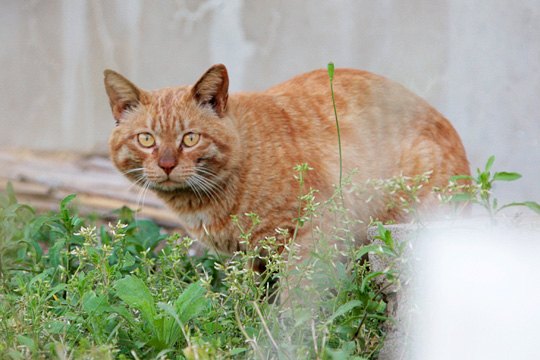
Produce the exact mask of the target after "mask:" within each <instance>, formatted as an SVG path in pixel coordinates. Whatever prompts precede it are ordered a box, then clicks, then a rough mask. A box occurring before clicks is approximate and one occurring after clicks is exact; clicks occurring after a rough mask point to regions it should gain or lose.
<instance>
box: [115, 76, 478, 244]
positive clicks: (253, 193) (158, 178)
mask: <svg viewBox="0 0 540 360" xmlns="http://www.w3.org/2000/svg"><path fill="white" fill-rule="evenodd" d="M228 85H229V79H228V76H227V70H226V68H225V66H223V65H215V66H212V67H211V68H210V69H209V70H208V71H207V72H206V73H205V74H204V75H203V76H202V77H201V78H200V79H199V81H197V83H195V85H193V86H181V87H174V88H166V89H161V90H157V91H145V90H142V89H140V88H138V87H136V86H135V85H134V84H132V83H131V82H130V81H128V80H127V79H125V78H124V77H123V76H121V75H119V74H117V73H115V72H113V71H111V70H106V71H105V87H106V90H107V94H108V95H109V98H110V104H111V108H112V112H113V115H114V118H115V119H116V123H117V127H116V128H115V129H114V130H113V132H112V135H111V138H110V150H111V156H112V160H113V161H114V164H115V165H116V166H117V167H118V169H120V171H122V172H123V173H124V174H125V175H126V176H127V177H128V178H129V179H131V180H132V181H134V182H136V183H139V184H141V185H142V186H148V187H149V188H150V189H152V190H153V191H154V192H155V193H156V194H157V195H158V196H159V197H161V198H162V199H163V200H164V201H165V202H166V203H167V205H169V206H170V207H171V208H172V210H173V211H174V212H175V213H176V214H178V217H179V220H180V222H181V223H182V225H183V226H184V227H185V229H186V230H187V231H188V232H189V233H190V234H191V236H193V237H194V238H197V239H199V240H201V241H202V242H204V243H206V244H207V245H209V246H210V247H211V248H213V249H215V250H217V251H219V252H223V253H229V254H230V253H232V252H234V251H237V250H242V249H243V248H244V245H242V244H241V243H240V241H239V240H240V239H239V229H238V226H237V225H236V224H234V223H233V222H232V220H231V215H233V214H239V215H241V214H245V213H248V212H254V213H257V214H258V215H259V216H260V219H261V224H260V225H259V226H258V227H257V228H256V229H255V230H254V232H253V233H252V237H251V238H252V239H253V240H252V241H257V240H259V239H262V238H264V237H265V236H274V235H276V231H275V230H276V228H281V229H286V230H288V231H289V232H290V233H292V232H293V229H294V227H295V224H294V221H293V219H294V218H295V217H297V216H298V199H297V196H298V194H299V185H298V182H297V181H296V180H295V178H294V171H293V167H294V166H295V165H298V164H302V163H308V164H309V165H310V167H312V168H313V170H312V171H310V172H309V174H307V176H306V179H305V184H304V187H305V188H306V189H309V188H310V187H311V188H313V189H317V190H319V192H318V193H317V197H318V199H320V200H324V199H325V198H328V197H329V196H331V195H332V193H333V192H334V186H335V185H337V184H338V183H339V156H338V145H337V132H336V124H335V119H334V114H333V107H332V98H331V94H330V87H329V78H328V75H327V73H326V71H323V70H316V71H313V72H310V73H307V74H303V75H300V76H297V77H295V78H293V79H292V80H289V81H287V82H285V83H282V84H280V85H277V86H274V87H272V88H270V89H268V90H267V91H264V92H260V93H238V94H231V96H229V94H228ZM334 90H335V98H336V103H337V111H338V115H339V120H340V130H341V141H342V147H343V172H344V173H349V172H351V171H352V170H353V169H357V171H356V172H355V175H354V176H353V177H352V180H353V182H355V183H358V184H360V183H365V182H366V180H367V179H372V178H373V179H375V178H376V179H384V178H389V177H392V176H397V175H400V174H403V175H408V176H413V175H418V174H422V173H425V172H427V171H432V175H431V179H430V183H429V186H428V187H426V188H425V189H424V190H423V191H422V193H421V194H420V195H421V197H426V196H428V194H429V188H430V187H432V186H444V185H446V184H447V182H448V179H449V177H450V176H452V175H456V174H468V173H469V167H468V162H467V158H466V156H465V151H464V149H463V145H462V144H461V141H460V139H459V137H458V135H457V133H456V131H455V130H454V129H453V128H452V126H451V125H450V123H449V122H448V121H447V120H446V119H445V118H444V117H443V116H442V115H441V114H440V113H439V112H437V111H436V110H435V109H434V108H432V107H431V106H429V105H428V104H427V103H426V102H425V101H423V100H422V99H420V98H419V97H418V96H416V95H414V94H413V93H411V92H410V91H408V90H406V89H405V88H404V87H402V86H401V85H399V84H396V83H394V82H392V81H389V80H387V79H385V78H383V77H380V76H377V75H374V74H371V73H368V72H364V71H358V70H352V69H337V70H336V72H335V77H334ZM368 196H369V194H364V195H362V194H360V195H358V194H357V195H356V196H353V195H352V194H350V196H349V195H348V194H345V200H346V202H347V206H348V208H349V209H350V211H351V214H352V216H353V217H354V218H355V219H359V220H362V221H364V222H367V221H368V220H369V218H370V217H373V218H379V219H389V218H392V217H396V216H397V214H395V213H392V212H389V210H388V209H387V207H386V206H385V204H384V203H383V202H381V201H370V202H366V199H367V197H368ZM310 241H311V237H310V232H309V231H308V230H307V229H300V232H299V233H298V237H297V242H298V244H299V245H300V247H301V249H308V248H309V244H310Z"/></svg>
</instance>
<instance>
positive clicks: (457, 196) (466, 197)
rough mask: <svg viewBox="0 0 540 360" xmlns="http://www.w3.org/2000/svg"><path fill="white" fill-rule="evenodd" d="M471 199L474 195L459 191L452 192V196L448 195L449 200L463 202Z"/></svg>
mask: <svg viewBox="0 0 540 360" xmlns="http://www.w3.org/2000/svg"><path fill="white" fill-rule="evenodd" d="M472 199H474V196H473V195H472V194H469V193H459V194H453V195H452V196H450V201H451V202H465V201H470V200H472Z"/></svg>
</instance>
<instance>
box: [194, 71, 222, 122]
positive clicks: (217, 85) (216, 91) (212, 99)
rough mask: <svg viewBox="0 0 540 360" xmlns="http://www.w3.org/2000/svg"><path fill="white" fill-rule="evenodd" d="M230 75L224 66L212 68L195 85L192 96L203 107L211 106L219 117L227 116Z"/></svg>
mask: <svg viewBox="0 0 540 360" xmlns="http://www.w3.org/2000/svg"><path fill="white" fill-rule="evenodd" d="M228 91H229V75H228V74H227V68H226V67H225V65H223V64H218V65H214V66H212V67H211V68H210V69H208V70H207V71H206V72H205V73H204V75H203V76H201V78H200V79H199V81H197V83H195V85H194V86H193V88H192V89H191V94H192V96H193V98H194V99H195V101H196V102H197V103H198V104H199V105H201V106H210V107H212V109H213V110H214V112H215V113H216V114H217V115H218V116H219V117H223V116H224V115H225V109H226V108H227V99H228V97H229V92H228Z"/></svg>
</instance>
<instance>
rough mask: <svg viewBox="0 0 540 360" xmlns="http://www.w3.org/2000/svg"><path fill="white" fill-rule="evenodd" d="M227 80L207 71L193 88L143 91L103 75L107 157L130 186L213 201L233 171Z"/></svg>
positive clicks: (218, 70) (216, 69)
mask: <svg viewBox="0 0 540 360" xmlns="http://www.w3.org/2000/svg"><path fill="white" fill-rule="evenodd" d="M228 84H229V80H228V76H227V70H226V68H225V66H223V65H214V66H212V67H211V68H210V69H209V70H208V71H207V72H206V73H205V74H204V75H203V76H202V77H201V78H200V79H199V81H197V82H196V83H195V85H193V86H181V87H176V88H166V89H161V90H157V91H145V90H142V89H140V88H139V87H137V86H135V85H134V84H133V83H132V82H130V81H129V80H127V79H126V78H125V77H123V76H122V75H120V74H118V73H116V72H114V71H111V70H106V71H105V89H106V91H107V95H108V96H109V100H110V105H111V109H112V113H113V116H114V119H115V120H116V125H117V126H116V127H115V128H114V130H113V132H112V134H111V137H110V140H109V146H110V152H111V158H112V160H113V162H114V164H115V165H116V167H117V168H118V169H119V170H120V171H121V172H122V173H123V174H125V175H126V176H127V177H128V178H130V179H131V180H132V181H134V182H136V183H138V184H139V185H141V186H148V187H150V188H152V189H154V190H156V191H158V192H160V191H161V192H176V191H186V190H188V191H189V190H191V191H192V192H193V193H194V194H195V195H197V196H198V197H204V196H207V197H208V196H209V197H212V195H213V194H215V192H216V190H217V189H216V188H217V187H218V186H220V184H221V183H223V182H224V181H226V177H227V176H228V173H229V171H230V169H231V167H232V166H234V154H235V151H236V147H237V144H238V136H237V134H236V133H235V131H234V128H233V126H232V122H231V118H230V117H229V116H228V115H227V99H228Z"/></svg>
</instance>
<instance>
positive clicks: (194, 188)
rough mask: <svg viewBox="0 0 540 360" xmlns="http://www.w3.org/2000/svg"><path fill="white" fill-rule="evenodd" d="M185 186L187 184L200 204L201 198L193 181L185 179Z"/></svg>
mask: <svg viewBox="0 0 540 360" xmlns="http://www.w3.org/2000/svg"><path fill="white" fill-rule="evenodd" d="M186 184H188V186H189V188H190V189H191V190H193V192H194V193H195V196H196V197H197V199H199V201H200V202H201V203H202V202H203V197H202V195H201V192H200V190H199V189H198V188H197V184H196V183H195V182H194V180H193V179H192V178H187V180H186Z"/></svg>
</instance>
